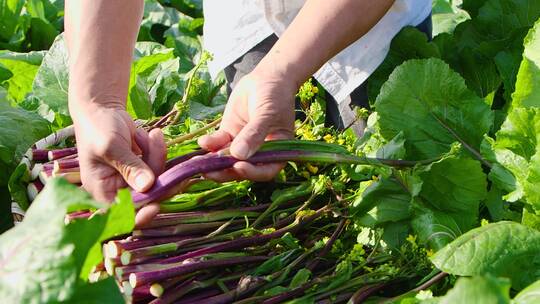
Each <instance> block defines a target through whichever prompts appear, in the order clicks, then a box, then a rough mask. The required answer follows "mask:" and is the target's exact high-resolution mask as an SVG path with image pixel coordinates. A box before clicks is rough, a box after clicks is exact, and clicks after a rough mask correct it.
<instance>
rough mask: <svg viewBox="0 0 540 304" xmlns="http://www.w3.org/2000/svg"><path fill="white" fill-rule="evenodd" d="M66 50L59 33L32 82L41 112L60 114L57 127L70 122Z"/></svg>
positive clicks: (62, 37)
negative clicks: (41, 107)
mask: <svg viewBox="0 0 540 304" xmlns="http://www.w3.org/2000/svg"><path fill="white" fill-rule="evenodd" d="M68 70H69V69H68V52H67V46H66V43H65V40H64V36H63V35H60V36H58V37H57V38H56V40H55V41H54V43H53V45H52V47H51V48H50V50H49V51H48V52H47V54H46V55H45V57H44V58H43V63H42V64H41V66H40V67H39V70H38V72H37V75H36V78H35V79H34V84H33V94H34V96H35V97H37V98H38V99H39V102H40V104H41V105H42V106H43V107H44V109H42V111H43V112H49V111H51V112H53V113H54V114H55V115H52V117H53V120H54V119H55V117H56V115H61V118H60V119H58V121H63V122H62V123H57V125H59V127H62V126H66V125H69V124H71V121H70V120H69V119H67V120H66V118H67V117H69V110H68V85H69V74H68V73H69V71H68Z"/></svg>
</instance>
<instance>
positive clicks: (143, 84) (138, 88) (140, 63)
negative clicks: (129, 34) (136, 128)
mask: <svg viewBox="0 0 540 304" xmlns="http://www.w3.org/2000/svg"><path fill="white" fill-rule="evenodd" d="M135 49H136V51H135V60H134V62H133V63H132V66H131V75H130V80H129V92H128V99H127V110H128V112H129V113H130V114H131V115H132V116H133V117H135V118H142V119H148V118H151V117H152V116H153V111H152V103H153V102H154V100H155V97H156V95H155V94H156V92H155V91H157V89H158V88H157V87H155V88H154V89H153V90H154V92H152V89H151V87H152V86H153V85H154V84H155V82H156V80H158V78H160V79H159V80H158V81H162V79H166V78H169V77H171V73H173V74H174V73H176V72H177V71H178V69H179V61H178V59H174V58H173V57H174V55H173V50H172V49H168V48H165V47H164V46H163V45H160V44H158V43H154V42H138V43H137V45H136V47H135ZM173 88H174V87H173ZM171 91H172V92H174V90H171ZM152 93H153V96H152V95H151V94H152ZM166 96H167V95H166ZM163 103H166V98H165V101H163V100H161V101H159V104H158V105H157V106H158V107H159V106H160V105H161V104H163Z"/></svg>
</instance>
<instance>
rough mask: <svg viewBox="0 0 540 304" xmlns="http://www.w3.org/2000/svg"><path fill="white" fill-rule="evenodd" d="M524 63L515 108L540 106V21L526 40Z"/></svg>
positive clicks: (519, 73) (520, 72)
mask: <svg viewBox="0 0 540 304" xmlns="http://www.w3.org/2000/svg"><path fill="white" fill-rule="evenodd" d="M524 46H525V50H524V52H523V61H522V62H521V66H520V68H519V72H518V74H517V81H516V90H515V92H514V94H513V95H512V97H513V100H512V106H513V107H538V106H540V21H539V22H537V23H536V24H535V26H534V28H533V29H531V30H530V32H529V34H528V35H527V37H526V38H525V42H524Z"/></svg>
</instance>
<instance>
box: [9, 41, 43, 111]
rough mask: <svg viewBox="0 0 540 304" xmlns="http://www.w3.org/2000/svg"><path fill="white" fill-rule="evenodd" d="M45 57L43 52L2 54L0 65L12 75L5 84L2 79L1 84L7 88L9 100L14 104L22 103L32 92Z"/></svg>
mask: <svg viewBox="0 0 540 304" xmlns="http://www.w3.org/2000/svg"><path fill="white" fill-rule="evenodd" d="M43 55H44V54H43V52H30V53H14V52H9V51H4V52H0V65H1V66H3V67H4V68H6V69H7V70H8V71H9V72H10V73H11V76H10V77H8V78H7V79H6V80H5V82H3V83H2V79H0V83H2V85H4V86H5V87H6V88H7V92H8V96H9V99H10V100H11V101H12V102H13V103H19V102H21V101H22V100H23V99H24V97H25V96H26V94H28V93H30V92H31V91H32V83H33V81H34V77H35V76H36V73H37V71H38V68H39V65H40V64H41V61H42V59H43Z"/></svg>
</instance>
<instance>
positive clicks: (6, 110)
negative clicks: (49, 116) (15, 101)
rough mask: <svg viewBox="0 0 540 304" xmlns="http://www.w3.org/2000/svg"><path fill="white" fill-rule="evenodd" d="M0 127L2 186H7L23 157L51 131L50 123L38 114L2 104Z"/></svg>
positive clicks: (0, 106)
mask: <svg viewBox="0 0 540 304" xmlns="http://www.w3.org/2000/svg"><path fill="white" fill-rule="evenodd" d="M0 126H2V127H1V128H0V186H6V185H7V182H8V179H9V176H10V175H11V171H13V170H14V169H15V167H16V166H17V164H18V163H19V161H20V159H21V157H22V155H23V154H24V153H25V152H26V150H27V149H28V148H30V146H31V145H32V144H34V143H35V142H36V141H37V140H39V139H41V138H43V137H45V136H47V135H48V134H49V133H50V132H51V129H50V126H49V123H48V122H47V121H46V120H44V119H42V118H41V117H39V116H38V115H37V114H34V113H31V112H27V111H25V110H22V109H19V108H12V107H10V106H9V105H7V104H5V103H2V102H0ZM22 126H25V127H22Z"/></svg>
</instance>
